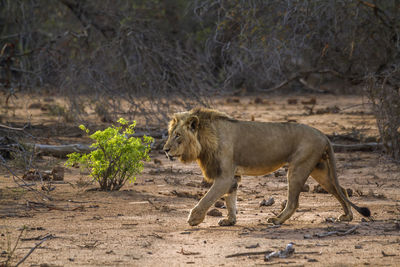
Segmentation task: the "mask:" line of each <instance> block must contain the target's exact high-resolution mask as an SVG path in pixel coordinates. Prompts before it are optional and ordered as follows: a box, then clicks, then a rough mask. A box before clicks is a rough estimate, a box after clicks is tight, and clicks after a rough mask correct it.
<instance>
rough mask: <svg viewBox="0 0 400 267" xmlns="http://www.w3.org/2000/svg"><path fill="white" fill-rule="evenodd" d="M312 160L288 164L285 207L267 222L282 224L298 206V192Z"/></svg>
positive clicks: (306, 176) (308, 172)
mask: <svg viewBox="0 0 400 267" xmlns="http://www.w3.org/2000/svg"><path fill="white" fill-rule="evenodd" d="M311 165H312V160H309V161H303V162H301V163H299V164H296V163H292V164H289V170H288V200H287V202H286V207H285V208H284V209H283V211H282V212H281V213H280V214H279V215H278V216H277V217H272V218H268V222H270V223H273V224H282V223H283V222H285V221H286V220H287V219H289V218H290V216H292V214H293V213H294V212H295V211H296V209H297V208H298V206H299V196H300V192H301V190H302V188H303V186H304V183H305V182H306V180H307V178H308V176H309V175H310V172H311V170H312V167H311Z"/></svg>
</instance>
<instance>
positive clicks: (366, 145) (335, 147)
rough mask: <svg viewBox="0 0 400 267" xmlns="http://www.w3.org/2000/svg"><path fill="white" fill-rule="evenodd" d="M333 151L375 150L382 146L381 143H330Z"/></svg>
mask: <svg viewBox="0 0 400 267" xmlns="http://www.w3.org/2000/svg"><path fill="white" fill-rule="evenodd" d="M332 146H333V150H334V151H335V152H350V151H376V150H380V149H382V148H383V144H382V143H374V142H372V143H362V144H350V145H343V144H335V143H333V144H332Z"/></svg>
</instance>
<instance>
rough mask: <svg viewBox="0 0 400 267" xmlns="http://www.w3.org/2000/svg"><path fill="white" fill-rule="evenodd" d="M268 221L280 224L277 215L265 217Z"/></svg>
mask: <svg viewBox="0 0 400 267" xmlns="http://www.w3.org/2000/svg"><path fill="white" fill-rule="evenodd" d="M267 222H268V223H273V224H275V225H278V224H281V221H280V220H279V218H278V217H271V218H268V219H267Z"/></svg>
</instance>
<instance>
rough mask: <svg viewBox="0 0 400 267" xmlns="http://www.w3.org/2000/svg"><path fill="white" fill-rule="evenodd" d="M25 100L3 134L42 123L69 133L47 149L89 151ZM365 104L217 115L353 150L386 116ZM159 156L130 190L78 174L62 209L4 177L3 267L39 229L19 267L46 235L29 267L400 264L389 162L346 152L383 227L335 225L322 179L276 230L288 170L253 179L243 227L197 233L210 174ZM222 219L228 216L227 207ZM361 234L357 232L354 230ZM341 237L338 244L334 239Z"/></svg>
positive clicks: (241, 200)
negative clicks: (275, 254)
mask: <svg viewBox="0 0 400 267" xmlns="http://www.w3.org/2000/svg"><path fill="white" fill-rule="evenodd" d="M312 97H315V98H316V105H315V106H314V108H313V110H312V111H313V112H312V113H314V114H310V113H311V112H310V108H305V107H304V104H302V103H301V102H302V101H303V102H304V101H309V100H310V99H311V98H312ZM288 99H291V101H290V102H291V103H294V102H296V101H294V100H297V104H288ZM18 101H20V102H18ZM18 101H15V102H14V103H12V104H11V105H10V106H9V107H7V108H6V107H2V108H1V113H3V114H4V115H3V116H1V117H0V119H2V123H3V124H5V123H8V122H14V123H15V122H24V121H26V120H27V119H29V114H32V119H31V122H32V124H33V125H44V126H46V125H58V126H57V127H59V128H57V130H54V132H49V131H48V129H47V128H46V127H44V126H43V130H42V132H41V131H40V129H36V132H35V133H34V135H35V136H37V137H38V143H53V144H54V143H67V142H86V141H87V140H81V139H80V138H77V137H76V135H74V134H73V133H75V132H79V130H72V129H74V128H71V127H67V126H63V123H62V122H60V120H62V118H60V117H54V116H53V117H52V116H50V115H48V114H47V113H45V112H44V111H41V110H40V109H32V108H31V109H29V108H28V106H29V103H34V102H35V101H36V102H38V101H39V99H36V98H30V99H29V100H27V99H25V100H23V99H19V100H18ZM24 101H25V102H24ZM364 101H365V99H362V98H361V97H356V96H331V95H317V96H310V95H301V96H291V97H277V96H275V97H268V99H267V98H266V97H261V98H260V97H259V98H256V97H245V98H240V100H239V103H237V100H236V99H235V98H229V99H221V100H218V101H217V103H216V105H215V107H216V108H218V109H220V110H223V111H225V112H227V113H228V114H230V115H232V116H233V117H235V118H239V119H243V120H250V119H254V120H257V121H288V120H290V121H297V122H300V123H305V124H309V125H311V126H313V127H316V128H318V129H320V130H321V131H323V132H324V133H326V134H328V135H330V136H335V135H336V136H342V137H343V136H345V137H348V138H347V139H346V138H339V137H338V138H337V140H335V142H336V143H344V142H347V143H348V142H351V141H349V140H356V139H358V140H361V142H369V141H371V140H376V139H377V136H378V132H377V129H376V126H375V121H374V118H373V116H372V114H371V112H370V109H369V105H368V104H363V103H364ZM22 102H24V103H25V104H24V105H21V103H22ZM2 103H3V101H2ZM306 106H307V107H311V106H312V105H311V104H308V105H306ZM335 106H336V107H337V108H338V109H337V108H334V107H335ZM3 111H7V112H3ZM57 121H58V123H57ZM54 123H57V124H54ZM94 123H95V122H94ZM46 129H47V130H46ZM39 137H40V138H39ZM151 157H152V159H153V160H154V159H157V160H158V161H154V162H149V163H146V166H145V170H144V172H143V174H141V175H139V176H138V177H137V180H136V182H135V183H134V184H127V185H125V186H124V187H123V188H122V189H121V190H120V191H118V192H101V191H95V190H91V189H93V188H96V187H97V184H93V183H92V184H90V183H87V182H90V179H89V176H88V175H87V173H81V172H80V170H79V169H75V168H72V169H66V170H65V177H64V182H62V183H57V184H54V185H52V186H53V187H55V188H54V190H53V191H51V192H50V193H49V195H50V196H51V197H52V198H53V200H52V201H45V200H44V199H43V198H42V197H39V196H38V195H37V194H36V193H32V192H28V191H27V190H26V189H23V188H21V187H18V186H17V185H16V184H15V183H14V182H13V179H12V175H11V174H10V173H9V172H8V171H7V170H6V169H5V168H4V167H0V262H4V261H5V260H6V256H7V253H9V251H10V249H11V248H13V246H14V244H15V242H16V240H17V239H18V235H19V233H20V232H21V229H22V228H23V227H24V226H25V227H26V228H27V230H26V231H24V232H23V234H22V236H21V238H20V240H19V243H18V245H17V248H16V250H15V253H14V254H13V257H12V264H13V265H14V264H16V263H17V262H18V261H20V260H21V259H22V258H23V257H24V256H25V255H27V253H28V252H29V251H30V250H31V248H33V247H34V246H35V244H37V243H38V242H40V240H41V239H43V237H45V236H46V235H47V237H48V238H47V239H46V240H45V241H44V242H43V243H42V244H41V245H40V246H39V247H38V248H37V249H35V250H34V251H33V253H32V254H31V255H30V256H29V257H28V258H27V259H26V260H25V261H24V263H23V264H22V265H23V266H75V265H83V266H115V265H123V266H166V265H171V266H184V265H193V266H236V265H240V266H254V265H277V266H279V265H283V266H361V265H370V266H396V265H397V266H399V264H400V186H399V185H400V166H399V165H398V164H395V163H393V162H392V161H391V160H390V159H389V158H387V157H386V156H385V155H383V154H381V153H380V152H346V153H336V157H337V165H338V166H337V167H338V175H339V180H340V184H341V185H342V186H343V187H345V188H350V189H352V191H353V196H352V197H351V200H352V201H353V202H355V203H357V204H359V205H360V206H367V207H369V208H370V209H371V212H372V216H373V219H372V220H365V219H363V218H362V217H361V216H360V215H359V214H357V213H356V212H355V211H354V219H353V221H352V222H350V223H342V222H334V220H332V219H331V218H332V217H338V216H339V215H340V214H342V209H341V207H340V204H339V202H338V201H337V200H336V199H334V198H333V197H332V196H331V195H329V194H323V193H315V192H313V189H314V186H316V185H317V184H316V182H315V181H314V180H313V179H312V178H310V179H309V180H308V181H307V184H308V185H309V186H310V191H309V192H304V193H302V195H301V197H300V207H299V209H298V210H297V212H296V213H295V214H294V215H293V216H292V217H291V218H290V219H289V220H288V221H287V222H285V224H284V225H282V226H280V227H275V226H272V225H269V224H267V223H266V218H268V217H270V216H273V215H274V214H275V213H277V212H279V211H280V209H281V203H282V202H283V201H284V200H285V199H286V190H287V185H286V177H285V169H284V168H283V169H280V170H278V171H277V172H275V173H273V174H270V175H267V176H264V177H247V176H245V177H243V179H242V183H241V185H240V187H239V191H238V221H237V224H236V225H235V226H232V227H220V226H218V223H217V222H218V220H219V219H220V218H221V217H213V216H206V218H205V221H204V222H203V223H201V224H200V225H199V226H197V227H190V226H189V225H188V224H187V223H186V219H187V216H188V214H189V210H190V209H191V208H192V207H193V206H194V205H195V204H196V202H197V199H196V198H198V197H200V196H201V195H202V194H204V193H205V192H206V191H207V188H203V187H202V186H201V181H202V176H201V173H200V169H199V168H198V166H197V165H196V164H190V165H183V164H182V163H180V162H178V161H173V162H171V161H168V160H167V159H166V158H165V157H164V156H163V155H162V154H160V153H159V151H153V152H152V154H151ZM37 160H38V162H39V164H40V166H41V168H43V169H46V168H47V169H51V168H52V167H53V166H55V165H58V166H62V165H63V162H64V160H60V159H55V158H53V157H48V156H46V157H42V158H41V159H37ZM160 162H161V163H160ZM7 164H8V165H9V166H10V167H11V169H12V170H13V171H15V172H16V173H17V174H18V175H20V176H22V173H23V170H22V168H21V167H18V166H19V165H18V164H17V163H16V162H12V161H9V162H8V163H7ZM27 182H28V183H31V182H32V181H27ZM33 188H35V189H37V190H39V191H42V190H41V188H42V184H41V183H40V182H36V185H34V186H33ZM42 192H43V191H42ZM270 197H273V198H274V199H275V204H273V205H272V206H269V207H260V206H259V203H260V201H261V200H262V199H264V198H265V199H269V198H270ZM218 210H220V211H222V213H223V215H224V216H225V215H226V209H223V208H218ZM354 227H356V228H354ZM350 229H351V231H350V233H346V232H345V231H347V230H350ZM332 231H337V234H332V235H327V236H324V235H325V234H327V233H328V232H332ZM290 242H292V243H293V247H294V249H295V252H294V254H292V255H290V256H289V257H287V258H272V259H270V260H269V261H264V257H265V254H266V253H267V251H270V252H271V251H279V250H282V249H284V248H285V247H286V245H287V244H288V243H290ZM258 252H259V253H258ZM238 253H247V254H245V255H240V254H238ZM0 265H1V264H0Z"/></svg>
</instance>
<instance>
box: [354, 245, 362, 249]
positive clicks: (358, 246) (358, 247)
mask: <svg viewBox="0 0 400 267" xmlns="http://www.w3.org/2000/svg"><path fill="white" fill-rule="evenodd" d="M354 248H355V249H362V246H361V245H355V246H354Z"/></svg>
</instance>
